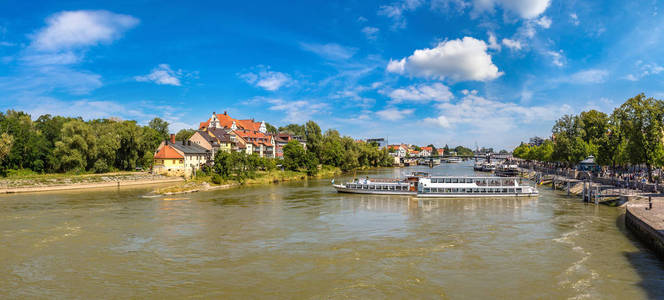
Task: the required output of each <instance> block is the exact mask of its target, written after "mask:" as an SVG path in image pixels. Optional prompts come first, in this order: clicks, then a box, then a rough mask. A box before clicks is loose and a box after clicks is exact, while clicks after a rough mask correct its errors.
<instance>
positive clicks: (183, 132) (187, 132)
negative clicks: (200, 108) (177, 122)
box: [175, 129, 196, 141]
mask: <svg viewBox="0 0 664 300" xmlns="http://www.w3.org/2000/svg"><path fill="white" fill-rule="evenodd" d="M194 133H196V130H193V129H180V131H178V133H177V134H175V140H176V141H186V140H188V139H189V138H190V137H191V136H192V135H194Z"/></svg>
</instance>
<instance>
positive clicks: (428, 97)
mask: <svg viewBox="0 0 664 300" xmlns="http://www.w3.org/2000/svg"><path fill="white" fill-rule="evenodd" d="M388 95H389V97H390V98H392V102H393V103H400V102H406V101H412V102H428V101H449V100H450V99H452V98H454V95H453V94H452V92H450V88H449V87H447V86H446V85H444V84H442V83H438V82H437V83H434V84H430V85H427V84H419V85H411V86H408V87H405V88H400V89H395V90H392V91H391V92H389V94H388Z"/></svg>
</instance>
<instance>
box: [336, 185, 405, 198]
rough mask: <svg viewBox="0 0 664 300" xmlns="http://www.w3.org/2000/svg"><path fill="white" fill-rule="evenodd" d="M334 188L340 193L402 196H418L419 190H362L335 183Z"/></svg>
mask: <svg viewBox="0 0 664 300" xmlns="http://www.w3.org/2000/svg"><path fill="white" fill-rule="evenodd" d="M333 186H334V189H336V190H337V192H339V193H350V194H373V195H402V196H417V192H411V191H376V190H360V189H350V188H347V187H345V186H343V185H338V184H335V185H333Z"/></svg>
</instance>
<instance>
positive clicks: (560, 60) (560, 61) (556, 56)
mask: <svg viewBox="0 0 664 300" xmlns="http://www.w3.org/2000/svg"><path fill="white" fill-rule="evenodd" d="M562 53H563V50H560V51H558V52H556V51H546V54H547V55H549V56H551V59H552V61H551V63H552V64H554V65H556V66H558V67H562V66H563V65H565V63H564V60H565V57H563V54H562Z"/></svg>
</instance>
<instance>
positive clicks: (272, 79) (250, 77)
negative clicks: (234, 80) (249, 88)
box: [240, 69, 293, 91]
mask: <svg viewBox="0 0 664 300" xmlns="http://www.w3.org/2000/svg"><path fill="white" fill-rule="evenodd" d="M240 78H242V79H244V80H245V81H246V82H247V83H249V84H252V85H255V86H257V87H260V88H263V89H265V90H267V91H276V90H278V89H280V88H281V87H283V86H286V85H289V84H291V83H292V82H293V79H292V78H291V77H290V76H289V75H288V74H285V73H281V72H276V71H270V70H268V69H266V70H261V71H259V72H249V73H245V74H241V75H240Z"/></svg>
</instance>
